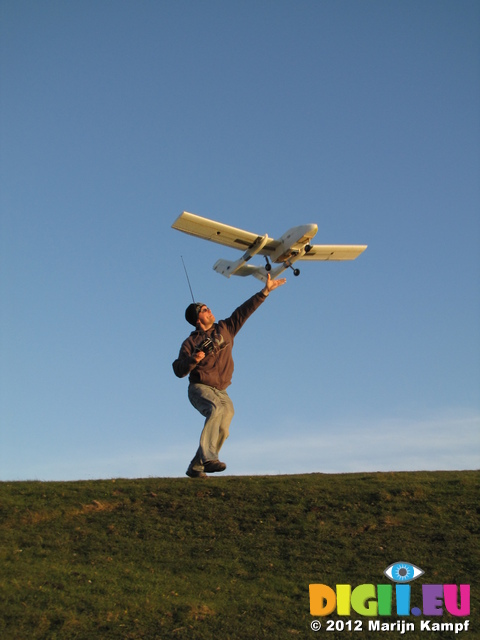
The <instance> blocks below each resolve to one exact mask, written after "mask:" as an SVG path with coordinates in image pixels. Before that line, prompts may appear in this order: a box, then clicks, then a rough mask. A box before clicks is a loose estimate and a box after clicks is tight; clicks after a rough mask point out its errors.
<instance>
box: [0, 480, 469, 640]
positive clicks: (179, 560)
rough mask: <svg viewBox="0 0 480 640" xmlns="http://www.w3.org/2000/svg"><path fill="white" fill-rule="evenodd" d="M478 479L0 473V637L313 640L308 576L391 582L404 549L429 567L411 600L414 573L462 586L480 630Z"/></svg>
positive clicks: (330, 582)
mask: <svg viewBox="0 0 480 640" xmlns="http://www.w3.org/2000/svg"><path fill="white" fill-rule="evenodd" d="M478 479H479V473H478V472H473V471H472V472H470V471H464V472H435V473H430V472H428V473H427V472H415V473H377V474H348V475H321V474H311V475H299V476H267V477H219V476H217V477H213V478H209V479H207V480H190V479H188V478H185V479H168V478H163V479H153V478H150V479H141V480H121V479H116V480H101V481H88V482H87V481H85V482H46V483H42V482H7V483H0V516H1V526H0V537H1V538H0V542H1V551H0V557H1V572H0V597H1V605H0V637H1V638H2V640H13V639H15V640H17V639H18V640H37V639H48V640H55V639H61V640H70V639H72V640H73V639H81V640H93V639H97V638H101V639H104V638H105V639H108V640H110V639H112V640H113V639H122V640H127V639H131V640H137V639H141V638H142V639H146V640H147V639H148V640H154V639H162V640H164V639H169V638H179V639H189V640H191V639H193V640H212V639H214V638H221V639H222V640H228V639H230V638H235V639H242V640H243V639H245V640H255V639H256V638H271V639H272V640H282V639H284V638H290V639H291V638H295V637H299V638H320V637H322V635H323V636H324V637H325V634H326V631H325V629H322V631H321V632H320V633H319V634H315V633H313V632H312V631H311V630H310V622H311V621H312V619H313V618H312V616H311V615H310V610H309V592H308V586H309V584H310V583H324V584H327V585H330V586H332V587H335V585H336V584H337V583H348V584H351V585H352V586H353V587H355V586H356V585H359V584H363V583H372V584H377V583H385V582H388V580H387V579H386V578H385V577H384V576H383V571H384V569H385V568H386V567H387V566H388V565H389V564H391V563H392V562H395V561H398V560H402V561H408V562H411V563H413V564H416V565H417V566H419V567H421V568H422V569H423V570H424V571H425V575H424V576H422V577H421V578H420V579H419V580H418V584H417V583H413V585H412V606H413V605H415V604H418V602H415V601H414V599H415V595H416V594H418V593H420V589H421V585H420V583H421V582H425V583H455V584H461V583H468V584H471V585H472V601H471V604H472V614H471V616H470V626H471V628H472V631H471V632H470V634H469V637H472V638H474V637H480V626H479V618H478V605H479V602H478V599H477V598H478V595H477V592H476V587H477V585H478V583H479V580H478V568H479V547H478V532H479V519H478V511H479V507H478V502H477V499H478V498H477V497H478ZM420 606H421V598H420ZM355 617H356V618H358V616H357V615H356V614H353V615H352V619H353V618H355ZM395 619H396V617H395V615H393V616H392V618H389V621H394V620H395ZM412 619H413V616H411V617H409V618H408V620H409V621H411V620H412ZM363 620H364V627H365V626H366V624H367V622H366V620H367V619H366V618H363ZM382 620H383V619H382ZM414 620H415V621H416V623H417V626H418V627H419V619H414ZM461 620H462V621H463V619H461ZM439 621H442V622H447V621H458V619H455V618H452V617H451V616H450V615H449V614H445V615H444V616H442V617H441V619H440V620H439ZM374 635H375V636H377V635H379V634H374ZM431 635H433V636H434V637H435V638H453V637H458V636H455V635H454V633H453V632H448V631H444V632H439V633H435V634H431ZM326 636H327V638H328V637H332V638H333V637H337V638H359V637H370V634H368V632H367V631H364V632H363V634H359V633H358V632H357V633H355V632H353V631H352V632H349V631H347V630H346V631H344V632H343V633H338V632H335V633H327V634H326ZM381 637H386V638H395V637H400V635H399V633H398V632H386V633H382V634H381ZM406 637H408V638H410V639H412V638H421V637H425V633H421V632H420V630H419V629H418V630H417V631H415V632H413V633H409V634H408V635H407V636H406Z"/></svg>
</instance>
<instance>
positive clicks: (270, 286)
mask: <svg viewBox="0 0 480 640" xmlns="http://www.w3.org/2000/svg"><path fill="white" fill-rule="evenodd" d="M286 281H287V279H286V278H278V279H277V280H272V278H271V276H270V274H269V273H268V274H267V283H266V285H265V287H264V289H262V293H263V295H264V296H268V294H269V293H270V291H273V290H274V289H276V288H277V287H281V286H282V284H285V283H286Z"/></svg>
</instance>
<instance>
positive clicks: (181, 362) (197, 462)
mask: <svg viewBox="0 0 480 640" xmlns="http://www.w3.org/2000/svg"><path fill="white" fill-rule="evenodd" d="M285 282H286V279H285V278H281V279H278V280H272V279H271V278H270V274H268V279H267V283H266V285H265V287H264V288H263V289H262V291H259V292H258V293H256V294H255V295H254V296H252V297H251V298H249V299H248V300H247V301H246V302H244V303H243V304H242V305H240V306H239V307H238V308H237V309H235V311H234V312H233V313H232V315H231V316H230V317H229V318H227V319H226V320H220V321H219V322H218V323H216V322H215V316H214V315H213V313H212V312H211V311H210V309H209V308H208V307H207V305H205V304H203V303H201V302H194V303H192V304H190V305H189V306H188V307H187V309H186V311H185V319H186V320H187V322H189V323H190V324H192V325H193V326H194V327H195V331H193V332H192V333H191V334H190V335H189V336H188V338H187V339H186V340H185V341H184V342H183V344H182V346H181V348H180V353H179V355H178V358H177V360H175V362H174V363H173V365H172V366H173V371H174V372H175V375H176V376H178V377H179V378H184V377H185V376H187V375H189V380H190V384H189V387H188V398H189V400H190V402H191V403H192V405H193V406H194V407H195V409H197V411H199V412H200V413H201V414H202V415H203V416H204V417H205V424H204V427H203V431H202V434H201V436H200V446H199V447H198V450H197V453H196V454H195V457H194V458H193V460H192V461H191V462H190V465H189V467H188V469H187V472H186V473H187V476H189V477H190V478H206V477H207V476H206V473H216V472H219V471H225V469H226V468H227V465H226V464H225V463H224V462H220V460H219V459H218V454H219V451H220V449H221V448H222V445H223V443H224V442H225V440H226V439H227V438H228V433H229V427H230V422H231V421H232V418H233V414H234V409H233V403H232V401H231V400H230V398H229V396H228V394H227V391H226V389H227V387H228V386H229V385H230V383H231V381H232V374H233V358H232V347H233V341H234V338H235V336H236V335H237V333H238V332H239V331H240V329H241V328H242V326H243V325H244V324H245V322H246V321H247V320H248V318H249V317H250V316H251V315H252V313H253V312H254V311H256V310H257V309H258V307H259V306H260V305H261V304H262V302H264V301H265V299H266V298H267V296H268V294H269V293H270V292H271V291H273V290H274V289H276V288H277V287H280V286H281V285H283V284H285Z"/></svg>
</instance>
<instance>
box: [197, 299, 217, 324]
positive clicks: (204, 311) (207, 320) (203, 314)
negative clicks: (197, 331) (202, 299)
mask: <svg viewBox="0 0 480 640" xmlns="http://www.w3.org/2000/svg"><path fill="white" fill-rule="evenodd" d="M198 322H200V323H201V325H202V326H203V327H207V328H210V327H211V326H212V325H213V323H214V322H215V316H214V315H213V313H212V312H211V311H210V309H209V308H208V307H207V305H205V304H204V305H203V307H202V308H201V309H200V311H199V313H198Z"/></svg>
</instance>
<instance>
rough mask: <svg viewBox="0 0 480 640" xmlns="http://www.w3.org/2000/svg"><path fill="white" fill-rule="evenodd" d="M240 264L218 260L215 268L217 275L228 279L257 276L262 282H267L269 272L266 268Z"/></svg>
mask: <svg viewBox="0 0 480 640" xmlns="http://www.w3.org/2000/svg"><path fill="white" fill-rule="evenodd" d="M238 262H239V261H238V260H237V261H236V262H231V261H230V260H217V262H216V263H215V264H214V265H213V268H214V270H215V271H216V272H217V273H221V274H222V276H225V277H226V278H230V276H243V277H244V276H255V278H258V279H259V280H262V282H266V280H267V272H266V270H265V268H264V267H255V266H254V265H253V264H245V263H242V264H238Z"/></svg>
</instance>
